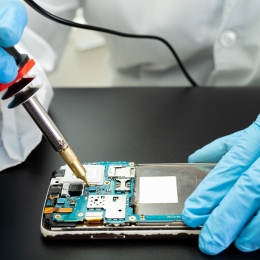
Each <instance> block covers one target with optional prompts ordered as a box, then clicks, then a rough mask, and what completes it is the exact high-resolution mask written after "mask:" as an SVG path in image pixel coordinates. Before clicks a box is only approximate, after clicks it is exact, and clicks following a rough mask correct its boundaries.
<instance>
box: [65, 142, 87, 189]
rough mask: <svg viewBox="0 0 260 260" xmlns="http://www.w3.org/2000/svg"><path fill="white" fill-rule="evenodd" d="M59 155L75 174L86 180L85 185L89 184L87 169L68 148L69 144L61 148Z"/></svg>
mask: <svg viewBox="0 0 260 260" xmlns="http://www.w3.org/2000/svg"><path fill="white" fill-rule="evenodd" d="M60 155H61V157H62V158H63V160H64V161H65V162H66V163H67V164H68V166H69V167H70V169H71V170H72V172H73V173H74V174H75V176H76V177H77V178H79V179H81V180H83V181H84V182H86V184H87V185H89V184H88V180H87V175H86V173H87V171H86V169H85V168H84V167H83V165H82V163H81V162H80V161H79V159H78V158H77V156H76V154H75V153H74V152H73V150H72V149H71V148H70V146H67V147H66V148H65V149H64V150H61V151H60Z"/></svg>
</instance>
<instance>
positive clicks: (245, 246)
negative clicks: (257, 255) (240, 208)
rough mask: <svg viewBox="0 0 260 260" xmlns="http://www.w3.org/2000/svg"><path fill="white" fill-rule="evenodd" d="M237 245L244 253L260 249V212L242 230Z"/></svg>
mask: <svg viewBox="0 0 260 260" xmlns="http://www.w3.org/2000/svg"><path fill="white" fill-rule="evenodd" d="M258 174H259V173H258ZM258 196H259V194H258ZM235 245H236V247H237V248H238V249H239V250H240V251H243V252H251V251H254V250H257V249H259V248H260V210H258V212H257V214H256V215H255V216H254V217H253V218H252V220H251V221H250V222H249V223H248V224H247V225H246V227H245V228H244V229H243V230H242V232H241V233H240V235H239V236H238V238H237V239H236V241H235Z"/></svg>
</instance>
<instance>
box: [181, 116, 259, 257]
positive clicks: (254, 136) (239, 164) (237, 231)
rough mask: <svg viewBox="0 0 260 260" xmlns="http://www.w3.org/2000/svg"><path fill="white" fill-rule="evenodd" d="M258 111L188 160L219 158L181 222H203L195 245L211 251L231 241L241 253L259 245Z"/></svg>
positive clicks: (197, 190)
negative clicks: (244, 124)
mask: <svg viewBox="0 0 260 260" xmlns="http://www.w3.org/2000/svg"><path fill="white" fill-rule="evenodd" d="M259 156H260V115H259V116H258V117H257V119H256V121H255V122H254V123H253V124H252V125H251V126H249V127H248V128H247V129H245V130H243V131H239V132H236V133H234V134H232V135H228V136H225V137H222V138H220V139H217V140H215V141H213V142H212V143H210V144H208V145H206V146H205V147H203V148H202V149H200V150H198V151H196V152H195V153H194V154H192V155H191V156H190V157H189V162H191V163H195V162H218V161H219V160H220V161H219V163H218V164H217V165H216V166H215V168H214V169H213V170H212V171H211V172H210V173H209V174H208V176H207V177H206V178H205V179H204V180H203V181H202V182H201V183H200V185H199V186H198V187H197V189H196V190H195V191H194V192H193V194H192V195H191V196H190V197H189V198H188V199H187V200H186V202H185V206H184V210H183V213H182V214H183V221H184V222H185V223H186V224H187V225H189V226H191V227H197V226H200V225H203V227H202V229H201V232H200V236H199V247H200V249H201V251H203V252H204V253H206V254H210V255H214V254H217V253H219V252H221V251H222V250H224V249H225V248H227V247H228V246H229V245H230V244H231V243H232V242H233V241H235V245H236V247H237V248H238V249H239V250H241V251H244V252H249V251H253V250H257V249H259V248H260V158H259Z"/></svg>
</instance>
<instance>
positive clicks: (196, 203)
mask: <svg viewBox="0 0 260 260" xmlns="http://www.w3.org/2000/svg"><path fill="white" fill-rule="evenodd" d="M259 122H260V116H258V117H257V120H256V121H255V122H254V123H253V124H252V125H251V126H249V127H248V128H247V129H245V130H244V132H243V134H242V135H241V137H240V139H239V140H238V141H237V142H236V144H235V145H234V146H233V147H232V148H231V149H230V151H229V152H228V153H227V154H226V155H224V156H223V157H222V159H221V161H220V162H219V163H218V164H217V165H216V166H215V168H214V169H213V170H212V171H211V172H210V173H209V174H208V175H207V176H206V178H205V179H203V180H202V182H201V183H200V184H199V186H198V187H197V188H196V190H195V191H194V192H193V193H192V194H191V196H190V197H189V198H188V199H187V200H186V202H185V204H184V210H183V212H182V218H183V221H184V222H185V223H186V224H187V225H188V226H191V227H197V226H200V225H202V224H203V223H204V222H205V221H206V220H207V218H208V217H209V215H210V214H211V212H212V211H213V210H214V208H215V207H216V206H218V205H219V203H220V201H221V200H222V199H223V198H224V197H225V195H226V194H227V193H228V192H229V190H230V189H231V188H232V186H233V185H234V184H235V182H236V181H237V179H238V178H239V177H240V176H241V174H242V173H243V172H245V171H246V170H247V169H248V168H249V167H250V166H251V165H252V163H253V162H254V161H256V159H257V158H258V157H259V156H260V146H259V143H260V126H259Z"/></svg>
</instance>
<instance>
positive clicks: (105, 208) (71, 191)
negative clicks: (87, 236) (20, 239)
mask: <svg viewBox="0 0 260 260" xmlns="http://www.w3.org/2000/svg"><path fill="white" fill-rule="evenodd" d="M84 167H85V168H86V170H87V178H88V180H89V184H90V185H89V186H88V185H86V184H85V183H83V182H82V181H81V180H79V179H77V178H75V176H74V175H73V174H72V172H71V171H70V170H69V169H68V168H66V166H64V167H61V169H60V170H57V171H55V172H54V173H53V175H52V178H51V185H50V187H49V191H48V194H47V197H46V201H45V204H44V210H43V221H44V224H45V227H46V228H49V229H51V228H53V227H60V226H62V227H64V226H68V227H75V226H77V225H87V226H91V225H103V226H124V225H129V224H131V225H133V224H135V223H151V222H152V223H160V222H163V223H168V222H169V223H171V222H175V221H182V218H181V214H159V215H154V214H152V215H150V214H145V215H144V214H140V213H139V211H138V195H137V194H136V187H135V181H136V180H135V176H136V173H135V165H134V163H131V162H98V163H85V164H84Z"/></svg>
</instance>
